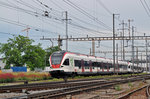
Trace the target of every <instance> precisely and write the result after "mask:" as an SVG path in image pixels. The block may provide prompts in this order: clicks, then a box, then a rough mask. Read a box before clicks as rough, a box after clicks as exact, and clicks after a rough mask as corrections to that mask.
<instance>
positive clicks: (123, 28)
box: [121, 20, 125, 60]
mask: <svg viewBox="0 0 150 99" xmlns="http://www.w3.org/2000/svg"><path fill="white" fill-rule="evenodd" d="M121 24H122V37H123V38H124V30H125V23H124V20H123V21H122V23H121ZM123 60H125V49H124V39H123Z"/></svg>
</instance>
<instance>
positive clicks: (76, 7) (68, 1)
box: [63, 0, 112, 31]
mask: <svg viewBox="0 0 150 99" xmlns="http://www.w3.org/2000/svg"><path fill="white" fill-rule="evenodd" d="M63 1H64V2H65V3H66V4H68V5H70V6H71V7H73V8H74V9H76V10H77V11H79V12H80V13H82V14H83V15H85V16H87V17H88V18H90V19H92V20H93V21H95V22H97V23H99V24H100V25H102V26H103V27H105V28H106V29H107V30H109V31H111V30H112V28H111V27H109V26H107V25H106V24H105V23H103V22H102V21H100V20H99V19H97V18H95V17H94V16H93V15H91V14H89V13H88V12H86V11H85V10H83V9H82V8H80V7H78V6H77V5H76V4H74V3H73V2H71V1H70V0H63Z"/></svg>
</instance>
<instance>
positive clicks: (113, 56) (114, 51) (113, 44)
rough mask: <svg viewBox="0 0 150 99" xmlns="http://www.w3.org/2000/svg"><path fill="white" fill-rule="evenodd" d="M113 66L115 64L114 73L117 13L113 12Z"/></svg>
mask: <svg viewBox="0 0 150 99" xmlns="http://www.w3.org/2000/svg"><path fill="white" fill-rule="evenodd" d="M113 66H114V74H115V72H116V65H115V14H113Z"/></svg>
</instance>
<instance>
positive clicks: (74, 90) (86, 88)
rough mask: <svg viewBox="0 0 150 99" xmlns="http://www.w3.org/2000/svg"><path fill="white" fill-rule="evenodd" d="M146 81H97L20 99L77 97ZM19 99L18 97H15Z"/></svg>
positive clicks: (138, 78) (140, 78) (148, 77)
mask: <svg viewBox="0 0 150 99" xmlns="http://www.w3.org/2000/svg"><path fill="white" fill-rule="evenodd" d="M143 78H144V79H150V76H146V77H134V78H129V79H120V80H113V81H107V82H100V81H95V82H93V83H85V84H80V83H78V86H71V87H68V88H61V89H56V90H52V91H46V92H41V93H34V94H29V95H24V96H19V98H25V99H26V98H28V99H34V98H35V99H36V98H45V99H47V98H60V97H63V96H66V95H75V94H80V93H83V92H90V91H94V90H99V89H102V88H107V87H110V86H113V85H116V84H123V83H127V82H134V81H141V80H143ZM15 98H17V97H15Z"/></svg>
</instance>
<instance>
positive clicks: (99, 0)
mask: <svg viewBox="0 0 150 99" xmlns="http://www.w3.org/2000/svg"><path fill="white" fill-rule="evenodd" d="M96 1H97V2H98V3H99V4H100V5H101V6H102V7H103V8H104V9H105V10H106V11H107V12H108V13H109V14H111V15H112V14H113V13H112V12H111V11H110V10H109V9H108V8H107V7H106V6H105V5H104V4H103V3H102V1H101V0H96Z"/></svg>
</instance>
